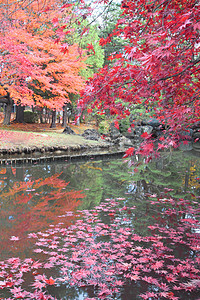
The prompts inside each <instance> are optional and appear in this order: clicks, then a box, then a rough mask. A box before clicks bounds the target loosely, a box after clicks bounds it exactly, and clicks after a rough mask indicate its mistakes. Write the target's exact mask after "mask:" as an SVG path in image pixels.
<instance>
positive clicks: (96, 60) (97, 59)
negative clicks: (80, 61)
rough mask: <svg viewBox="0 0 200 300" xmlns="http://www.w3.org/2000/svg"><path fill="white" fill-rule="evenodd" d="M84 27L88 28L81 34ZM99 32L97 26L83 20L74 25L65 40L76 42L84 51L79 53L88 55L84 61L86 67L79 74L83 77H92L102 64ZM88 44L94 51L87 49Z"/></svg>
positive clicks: (102, 57) (102, 51) (102, 55)
mask: <svg viewBox="0 0 200 300" xmlns="http://www.w3.org/2000/svg"><path fill="white" fill-rule="evenodd" d="M84 28H88V29H89V30H88V31H87V32H86V33H85V34H84V35H82V36H81V35H80V32H81V31H82V30H83V29H84ZM99 33H100V32H99V29H98V28H97V26H94V25H93V26H92V25H88V21H87V20H85V21H83V22H82V23H81V24H79V25H75V28H74V32H73V34H72V35H71V36H69V35H68V40H67V42H68V43H70V44H74V43H78V44H79V47H80V48H81V49H83V50H84V51H85V52H84V51H83V52H82V53H81V55H83V56H84V55H88V58H87V59H86V61H85V63H86V65H87V68H85V69H82V70H81V72H80V75H81V76H82V77H84V78H85V79H88V78H90V77H92V76H93V74H94V73H96V72H97V71H98V69H99V68H101V67H102V66H103V64H104V50H103V49H102V47H101V46H100V45H99V39H100V38H99ZM88 44H89V45H90V44H91V45H92V46H93V48H94V52H93V51H92V50H89V49H88Z"/></svg>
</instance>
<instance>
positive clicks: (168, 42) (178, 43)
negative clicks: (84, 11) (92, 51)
mask: <svg viewBox="0 0 200 300" xmlns="http://www.w3.org/2000/svg"><path fill="white" fill-rule="evenodd" d="M106 3H108V1H106ZM199 15H200V6H199V1H195V0H192V1H189V0H186V1H182V0H180V1H177V0H173V1H169V0H167V1H163V0H159V1H153V2H152V1H146V0H137V1H130V0H124V1H122V4H121V17H120V18H119V20H118V22H117V24H116V27H115V30H114V31H113V32H112V33H111V34H109V35H108V36H107V38H102V39H101V41H100V44H101V45H105V44H106V43H109V42H110V41H111V37H112V36H119V37H121V38H122V39H123V40H124V47H123V49H121V51H120V52H119V53H118V52H115V53H113V54H112V55H111V56H110V58H109V59H110V61H111V62H112V64H111V65H110V66H109V67H108V66H105V67H104V68H103V69H101V70H100V71H99V73H98V74H96V75H95V76H94V78H93V79H92V80H91V81H90V83H89V84H88V86H87V87H86V89H85V92H84V93H83V101H84V104H85V106H88V105H90V106H91V107H92V108H95V107H96V108H98V110H99V111H101V113H105V111H106V112H108V111H109V112H110V114H111V115H114V116H116V117H117V118H124V117H125V116H129V115H130V109H132V110H133V109H134V108H137V107H143V108H145V109H146V113H148V112H151V113H153V114H154V117H156V118H157V119H159V120H160V122H161V124H163V125H164V127H165V128H167V132H166V133H167V134H166V135H165V138H164V140H163V141H161V143H160V147H161V148H166V147H169V146H172V147H173V146H175V147H176V146H177V144H178V140H179V135H180V133H184V132H186V130H187V129H188V127H191V125H193V124H194V123H196V122H198V121H199V120H200V111H199V107H200V106H199V104H200V103H199V101H200V94H199V90H200V89H199V87H200V86H199V82H200V80H199V79H200V72H199V66H200V57H199V45H200V34H199V33H200V19H199ZM144 117H145V116H144ZM147 143H148V141H145V144H147ZM145 147H147V148H148V149H147V150H141V151H142V152H141V151H140V150H139V153H140V152H141V154H145V155H151V154H152V153H153V152H154V150H155V148H154V145H153V146H151V147H150V146H145Z"/></svg>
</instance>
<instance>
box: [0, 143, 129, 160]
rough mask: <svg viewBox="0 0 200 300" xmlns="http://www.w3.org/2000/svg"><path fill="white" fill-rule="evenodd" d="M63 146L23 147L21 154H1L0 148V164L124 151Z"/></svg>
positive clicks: (115, 154)
mask: <svg viewBox="0 0 200 300" xmlns="http://www.w3.org/2000/svg"><path fill="white" fill-rule="evenodd" d="M104 146H105V147H104ZM63 148H64V147H63ZM63 148H57V147H54V149H52V148H51V149H50V151H49V150H48V151H44V148H41V149H38V148H37V149H36V148H35V149H34V151H30V149H29V150H28V152H27V149H24V150H25V151H22V152H21V154H16V153H13V152H12V150H10V151H9V150H8V152H7V153H5V154H3V153H2V151H1V150H0V155H1V156H0V164H1V165H2V164H21V163H37V162H46V161H55V160H65V161H66V160H67V161H75V160H82V159H83V160H85V159H98V158H104V157H122V156H123V155H124V152H125V149H124V150H122V149H114V148H111V147H109V146H108V145H103V146H102V145H99V146H98V147H95V146H93V147H91V146H90V147H86V146H81V145H77V146H74V147H65V148H64V149H63ZM45 150H47V149H45ZM29 151H30V152H29Z"/></svg>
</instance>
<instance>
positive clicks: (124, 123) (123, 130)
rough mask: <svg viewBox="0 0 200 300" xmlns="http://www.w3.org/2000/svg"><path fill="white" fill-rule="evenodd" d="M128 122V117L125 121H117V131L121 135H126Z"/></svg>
mask: <svg viewBox="0 0 200 300" xmlns="http://www.w3.org/2000/svg"><path fill="white" fill-rule="evenodd" d="M130 125H131V124H130V121H129V117H127V118H125V119H121V120H120V121H119V131H120V132H121V133H122V134H127V132H128V129H129V127H130Z"/></svg>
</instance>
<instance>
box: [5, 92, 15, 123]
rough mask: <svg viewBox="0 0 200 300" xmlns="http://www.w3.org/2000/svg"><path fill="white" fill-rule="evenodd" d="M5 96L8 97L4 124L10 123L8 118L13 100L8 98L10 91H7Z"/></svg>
mask: <svg viewBox="0 0 200 300" xmlns="http://www.w3.org/2000/svg"><path fill="white" fill-rule="evenodd" d="M6 98H7V99H8V102H7V106H6V110H5V115H4V120H3V124H4V125H10V118H11V113H12V107H13V100H12V99H11V98H10V93H9V92H7V96H6Z"/></svg>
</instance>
